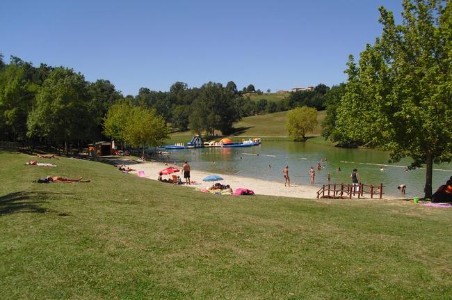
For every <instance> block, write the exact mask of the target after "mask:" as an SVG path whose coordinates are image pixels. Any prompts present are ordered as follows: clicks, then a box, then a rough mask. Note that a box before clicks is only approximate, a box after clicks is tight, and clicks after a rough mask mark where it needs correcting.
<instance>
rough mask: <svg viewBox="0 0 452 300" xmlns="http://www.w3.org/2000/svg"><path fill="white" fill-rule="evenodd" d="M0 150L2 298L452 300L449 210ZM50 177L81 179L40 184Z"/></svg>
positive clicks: (403, 202) (0, 262)
mask: <svg viewBox="0 0 452 300" xmlns="http://www.w3.org/2000/svg"><path fill="white" fill-rule="evenodd" d="M29 159H30V156H28V155H24V154H17V153H6V152H2V153H0V163H1V165H2V168H1V169H0V178H2V184H1V185H0V236H1V238H0V278H1V285H0V294H1V298H2V299H187V298H188V299H447V298H449V299H450V295H452V264H451V259H452V226H451V216H452V209H444V208H443V209H435V208H430V207H424V206H421V205H419V204H418V205H416V204H414V203H412V202H407V201H382V200H372V201H370V200H357V199H353V200H300V199H291V198H278V197H268V196H250V197H245V196H243V197H232V196H216V195H212V194H205V193H201V192H197V191H195V190H194V189H190V188H187V187H182V186H173V185H169V184H164V183H159V182H156V181H152V180H148V179H145V178H139V177H137V176H134V175H129V174H123V173H121V172H119V171H117V170H116V169H115V168H114V167H113V166H110V165H106V164H103V163H100V162H90V161H85V160H76V159H66V158H62V159H59V160H52V161H51V162H52V163H55V164H57V165H58V167H56V168H44V167H37V166H25V165H24V163H25V161H27V160H29ZM46 175H62V176H68V177H79V176H83V177H84V178H87V179H91V180H92V182H90V183H71V184H63V183H60V184H57V183H54V184H38V183H32V181H33V180H35V179H37V178H39V177H43V176H46Z"/></svg>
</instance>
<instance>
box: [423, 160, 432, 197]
mask: <svg viewBox="0 0 452 300" xmlns="http://www.w3.org/2000/svg"><path fill="white" fill-rule="evenodd" d="M425 167H426V168H425V169H426V171H425V187H424V194H425V196H424V197H425V198H428V199H431V198H432V181H433V157H432V155H431V154H430V153H428V154H427V157H426V159H425Z"/></svg>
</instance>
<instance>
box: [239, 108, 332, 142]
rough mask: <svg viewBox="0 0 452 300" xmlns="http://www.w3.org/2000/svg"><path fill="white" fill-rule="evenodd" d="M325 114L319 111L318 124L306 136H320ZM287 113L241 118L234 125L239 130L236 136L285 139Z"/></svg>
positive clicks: (286, 133) (286, 134)
mask: <svg viewBox="0 0 452 300" xmlns="http://www.w3.org/2000/svg"><path fill="white" fill-rule="evenodd" d="M325 115H326V112H325V111H319V112H318V115H317V120H318V121H319V124H318V125H317V128H316V129H315V130H314V132H312V133H310V134H308V135H314V136H318V135H321V134H322V128H321V123H322V122H323V120H324V119H325ZM286 120H287V111H283V112H277V113H272V114H265V115H258V116H251V117H246V118H243V119H242V120H241V121H239V122H237V123H236V124H234V127H235V128H236V129H238V130H239V132H238V133H237V136H256V137H263V136H274V137H287V136H288V132H287V129H286Z"/></svg>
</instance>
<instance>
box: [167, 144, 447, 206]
mask: <svg viewBox="0 0 452 300" xmlns="http://www.w3.org/2000/svg"><path fill="white" fill-rule="evenodd" d="M165 159H167V160H168V161H169V162H172V163H173V162H176V163H177V164H178V165H181V163H182V162H183V161H185V160H187V161H188V162H189V163H190V165H191V167H192V169H199V170H203V171H207V172H211V173H219V174H230V175H239V176H246V177H255V178H259V179H265V180H270V181H277V182H279V183H281V184H283V183H284V180H283V177H282V173H281V171H282V169H283V168H284V167H285V166H286V165H288V166H289V173H290V178H291V182H292V183H294V184H303V185H307V184H309V169H310V167H311V166H313V167H314V168H315V170H316V177H315V185H316V186H319V188H320V187H321V185H322V184H327V183H328V180H327V178H328V173H329V174H330V176H331V183H346V184H348V183H351V178H350V174H351V172H352V170H353V169H354V168H356V169H358V174H359V176H360V178H361V182H362V183H364V184H373V185H378V184H380V183H383V185H384V187H385V188H384V192H385V193H386V194H388V195H394V196H395V195H400V192H399V191H398V190H397V186H398V185H399V184H402V183H403V184H406V185H407V190H406V197H407V198H412V197H414V196H418V197H423V195H424V192H423V190H424V185H425V168H419V169H415V170H409V171H407V170H406V167H407V165H408V164H409V160H404V161H401V162H399V163H396V164H389V163H388V160H389V154H388V153H387V152H385V151H378V150H370V149H344V148H334V147H329V146H325V145H316V144H311V143H301V142H299V143H297V142H290V141H263V142H262V144H261V145H260V146H253V147H245V148H201V149H184V150H174V151H169V154H168V155H167V156H166V157H165ZM319 163H320V164H321V167H322V168H321V170H318V169H317V166H318V164H319ZM339 169H340V171H339ZM451 175H452V165H451V164H440V165H434V171H433V192H435V190H436V189H437V188H438V187H439V186H440V185H442V184H444V183H445V182H446V181H447V179H449V177H450V176H451Z"/></svg>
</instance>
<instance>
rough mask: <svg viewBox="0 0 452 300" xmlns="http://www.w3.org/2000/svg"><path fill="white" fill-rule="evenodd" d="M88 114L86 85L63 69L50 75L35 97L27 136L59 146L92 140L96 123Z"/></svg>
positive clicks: (81, 79)
mask: <svg viewBox="0 0 452 300" xmlns="http://www.w3.org/2000/svg"><path fill="white" fill-rule="evenodd" d="M94 122H95V120H94V118H93V116H92V115H91V114H90V113H89V97H88V93H87V82H86V81H85V78H84V77H83V75H81V74H77V73H75V72H74V71H73V70H71V69H66V68H63V67H60V68H56V69H54V70H52V71H51V73H50V75H49V77H48V78H47V79H46V80H45V81H44V83H43V85H42V87H40V88H39V91H38V93H37V95H36V102H35V103H34V104H33V109H32V110H31V112H30V114H29V115H28V120H27V127H28V132H27V135H28V136H29V137H43V138H46V139H47V140H48V141H51V142H54V143H56V144H57V145H58V144H59V143H61V142H63V143H64V148H65V152H67V150H68V148H67V146H68V143H71V142H76V143H78V142H81V141H87V140H89V139H90V135H91V133H92V132H91V131H90V129H91V128H92V127H91V126H90V124H92V123H94Z"/></svg>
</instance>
